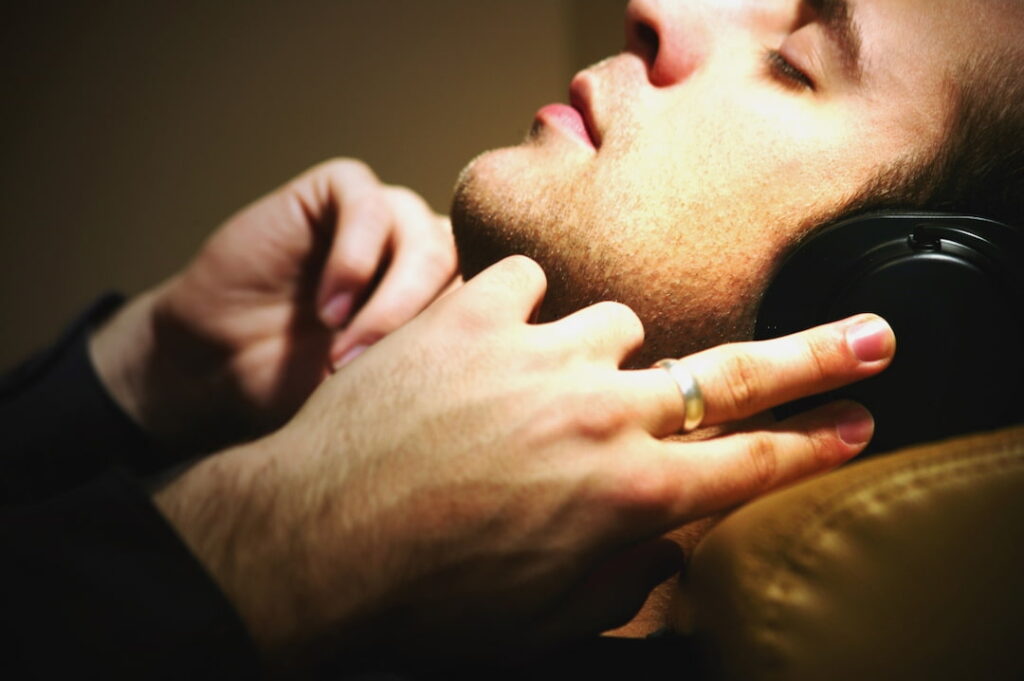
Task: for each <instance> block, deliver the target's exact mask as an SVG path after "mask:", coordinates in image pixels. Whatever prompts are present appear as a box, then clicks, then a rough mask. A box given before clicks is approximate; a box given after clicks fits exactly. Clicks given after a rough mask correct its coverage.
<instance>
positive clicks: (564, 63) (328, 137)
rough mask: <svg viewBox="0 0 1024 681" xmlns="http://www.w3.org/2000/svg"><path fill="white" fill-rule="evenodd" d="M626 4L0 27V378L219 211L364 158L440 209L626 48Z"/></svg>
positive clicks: (116, 15)
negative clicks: (543, 113)
mask: <svg viewBox="0 0 1024 681" xmlns="http://www.w3.org/2000/svg"><path fill="white" fill-rule="evenodd" d="M624 4H625V2H624V0H487V1H486V2H482V1H480V0H430V1H425V0H334V1H329V0H294V1H292V2H288V1H287V0H247V1H246V2H201V1H199V0H177V1H175V2H171V1H169V0H147V1H146V2H129V1H120V2H118V1H115V0H93V1H91V2H85V3H81V2H70V1H62V2H58V1H48V0H37V1H36V2H33V3H23V6H21V7H7V8H5V17H4V22H3V24H2V26H0V79H2V80H0V85H2V88H3V89H2V92H3V106H2V107H0V187H2V189H0V234H2V236H0V253H2V254H3V255H2V257H3V260H2V262H3V267H2V268H0V367H4V366H8V365H10V364H11V363H12V362H14V361H15V360H17V359H18V358H19V357H21V356H22V355H23V354H25V353H27V352H29V351H30V350H32V349H33V348H35V347H38V346H39V345H41V344H43V343H46V342H48V341H49V339H50V338H52V336H53V334H55V333H56V332H57V331H58V330H59V329H60V328H61V326H62V325H63V324H64V323H65V322H66V321H67V320H69V319H70V317H71V316H72V315H73V314H74V313H75V312H76V311H77V310H79V309H80V308H81V307H82V306H83V305H84V304H86V303H87V302H88V301H90V300H91V299H92V298H93V297H95V296H96V295H97V294H98V293H99V292H101V291H103V290H106V289H117V290H120V291H123V292H126V293H129V294H131V293H135V292H137V291H140V290H142V289H143V288H145V287H146V286H148V285H151V284H153V283H155V282H157V281H159V280H160V279H162V278H164V277H166V276H167V275H168V274H170V273H172V272H174V271H175V270H176V269H178V268H179V267H181V266H182V265H183V264H184V263H185V262H186V261H187V259H188V258H189V256H190V255H191V254H192V253H193V252H194V251H195V249H196V248H197V247H198V245H199V244H200V243H201V241H202V239H203V237H204V236H205V235H206V234H208V233H209V232H210V231H211V230H212V229H213V228H215V227H216V226H217V224H219V223H220V222H221V221H222V220H223V219H224V218H225V217H227V216H228V215H230V214H231V213H232V212H234V211H235V210H236V209H238V208H240V207H241V206H242V205H244V204H246V203H247V202H249V201H250V200H252V199H254V198H256V197H257V196H259V195H261V194H262V193H264V192H266V191H267V190H269V189H271V188H273V187H275V186H276V185H278V184H279V183H281V182H283V181H284V180H286V179H288V178H289V177H291V176H293V175H294V174H296V173H298V172H299V171H301V170H303V169H304V168H306V167H308V166H310V165H312V164H314V163H316V162H317V161H320V160H322V159H325V158H328V157H331V156H337V155H347V156H355V157H358V158H362V159H364V160H365V161H367V162H368V163H369V164H370V165H371V166H372V167H374V168H375V169H376V171H377V172H378V174H379V175H380V176H381V177H382V178H383V179H385V180H386V181H388V182H392V183H399V184H405V185H408V186H410V187H412V188H414V189H416V190H417V191H419V192H420V193H422V194H423V195H424V196H425V197H426V198H427V200H428V201H429V202H430V203H431V204H432V205H433V206H434V207H435V209H437V210H439V211H446V210H447V205H448V201H449V197H450V192H451V188H452V183H453V181H454V179H455V177H456V175H457V173H458V171H459V170H460V169H461V168H462V166H463V165H465V164H466V162H468V161H469V160H470V159H471V158H472V157H473V156H474V155H476V154H477V153H479V152H480V151H482V150H484V149H487V148H492V147H495V146H502V145H506V144H511V143H515V142H517V141H518V140H520V139H521V138H522V135H523V133H524V132H525V130H526V129H527V127H528V126H529V123H530V121H531V119H532V115H533V112H534V111H536V109H537V108H539V107H540V106H541V105H542V104H545V103H547V102H551V101H565V98H566V90H567V85H568V82H569V78H570V77H571V75H572V73H574V72H575V71H576V70H578V69H579V68H580V67H582V66H583V65H585V64H587V63H589V62H591V61H594V60H596V59H598V58H600V57H603V56H605V55H608V54H612V53H614V52H616V51H617V50H618V49H619V48H620V46H621V43H622V39H621V34H622V29H621V25H622V18H621V17H622V8H623V6H624Z"/></svg>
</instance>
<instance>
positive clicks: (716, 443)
mask: <svg viewBox="0 0 1024 681" xmlns="http://www.w3.org/2000/svg"><path fill="white" fill-rule="evenodd" d="M873 433H874V420H873V419H872V417H871V414H870V413H868V411H867V410H866V409H865V408H864V407H862V406H861V405H859V404H857V403H855V402H846V401H843V402H836V403H833V404H829V405H826V406H824V407H820V408H818V409H815V410H813V411H810V412H807V413H804V414H800V415H798V416H795V417H793V418H791V419H787V420H786V421H783V422H780V423H777V424H775V425H773V426H772V427H771V428H768V429H764V430H759V431H754V432H747V433H736V434H733V435H728V436H725V437H720V438H715V439H711V440H703V441H698V442H670V441H661V442H656V443H655V445H656V448H657V449H660V450H661V455H660V456H657V457H656V458H655V459H654V461H656V462H659V464H658V467H659V468H660V470H659V471H657V473H656V475H660V476H661V479H662V480H663V481H664V482H665V483H666V485H667V486H668V487H667V488H666V489H667V490H668V493H669V494H672V493H673V492H672V490H677V492H676V493H675V500H674V502H672V503H671V504H670V505H671V506H672V507H673V511H672V514H671V515H672V516H673V517H672V518H670V519H668V521H667V523H668V524H669V525H671V526H675V525H678V524H681V522H684V521H686V520H689V519H693V518H699V517H704V516H707V515H710V514H711V513H715V512H718V511H722V510H726V509H729V508H733V507H735V506H737V505H738V504H741V503H743V502H745V501H748V500H749V499H751V498H753V497H755V496H757V495H759V494H762V493H764V492H766V491H768V490H771V489H774V488H776V487H779V486H781V485H784V484H786V483H789V482H793V481H795V480H798V479H801V478H804V477H807V476H809V475H812V474H815V473H821V472H825V471H828V470H831V469H833V468H835V467H836V466H839V465H840V464H842V463H844V462H846V461H847V460H849V459H850V458H851V457H853V456H855V455H856V454H858V453H859V452H861V451H863V449H864V447H866V446H867V443H868V442H869V441H870V440H871V436H872V435H873Z"/></svg>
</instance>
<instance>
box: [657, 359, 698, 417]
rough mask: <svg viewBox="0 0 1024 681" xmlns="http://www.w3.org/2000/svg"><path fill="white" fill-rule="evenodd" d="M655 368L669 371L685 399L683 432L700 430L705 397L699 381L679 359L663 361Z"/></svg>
mask: <svg viewBox="0 0 1024 681" xmlns="http://www.w3.org/2000/svg"><path fill="white" fill-rule="evenodd" d="M654 366H655V367H657V368H659V369H664V370H665V371H667V372H668V375H669V376H671V377H672V380H673V381H675V384H676V387H677V388H679V394H680V396H682V398H683V428H682V432H684V433H688V432H690V431H691V430H695V429H697V428H699V427H700V424H701V422H702V421H703V420H704V395H703V393H701V391H700V385H699V384H698V383H697V379H695V378H694V377H693V374H691V373H690V372H689V371H688V370H687V368H686V367H685V366H684V365H683V363H682V362H680V361H679V360H677V359H663V360H661V361H658V362H655V363H654Z"/></svg>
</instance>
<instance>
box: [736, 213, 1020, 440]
mask: <svg viewBox="0 0 1024 681" xmlns="http://www.w3.org/2000/svg"><path fill="white" fill-rule="evenodd" d="M859 312H874V313H877V314H879V315H881V316H882V317H884V318H885V319H886V320H887V321H888V322H889V324H890V325H892V327H893V330H894V331H895V333H896V344H897V350H896V357H895V359H894V360H893V363H892V365H891V366H890V367H889V368H888V369H887V370H886V371H884V372H883V373H882V374H880V375H879V376H876V377H874V378H871V379H868V380H866V381H863V382H861V383H857V384H854V385H851V386H848V387H846V388H842V389H840V390H836V391H833V392H831V393H827V394H825V395H820V396H816V397H814V398H809V399H807V400H801V401H799V402H794V403H791V404H789V405H785V406H783V407H781V408H779V409H777V410H776V415H777V416H779V417H786V416H789V415H791V414H793V413H796V412H799V411H803V410H805V409H807V408H809V407H811V406H815V405H818V404H823V403H825V402H828V401H832V400H834V399H838V398H847V399H853V400H857V401H858V402H861V403H862V404H864V405H865V406H866V407H867V408H868V409H870V410H871V412H872V414H873V415H874V417H875V424H876V425H875V438H874V440H873V441H872V444H871V447H870V448H869V450H868V451H869V452H882V451H887V450H890V449H893V448H896V447H901V446H904V445H908V444H913V443H918V442H926V441H931V440H937V439H941V438H944V437H949V436H953V435H957V434H961V433H968V432H975V431H981V430H990V429H993V428H997V427H1000V426H1005V425H1008V424H1011V423H1017V422H1020V421H1024V234H1022V231H1021V230H1020V229H1015V228H1012V227H1010V226H1008V225H1005V224H1002V223H999V222H995V221H993V220H988V219H985V218H980V217H971V216H965V215H950V214H941V213H913V212H904V213H893V212H885V213H876V214H868V215H862V216H859V217H855V218H850V219H847V220H844V221H841V222H838V223H836V224H834V225H831V226H828V227H825V228H823V229H821V230H819V231H818V232H816V233H814V234H813V235H812V236H811V237H809V238H808V239H807V240H806V241H804V242H803V243H801V244H799V245H798V246H797V247H796V248H795V249H794V250H793V252H792V253H791V254H790V255H789V256H788V257H787V258H786V259H785V261H784V262H783V264H782V266H781V269H780V270H779V272H778V273H777V274H776V276H775V278H774V279H773V280H772V283H771V285H770V286H769V287H768V289H767V291H766V292H765V296H764V299H763V300H762V302H761V306H760V309H759V311H758V319H757V327H756V332H755V337H756V338H758V339H763V338H774V337H777V336H782V335H786V334H789V333H793V332H796V331H800V330H802V329H806V328H809V327H812V326H816V325H818V324H823V323H825V322H829V321H833V320H836V319H842V318H844V317H847V316H849V315H852V314H856V313H859Z"/></svg>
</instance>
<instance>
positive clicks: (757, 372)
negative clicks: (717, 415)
mask: <svg viewBox="0 0 1024 681" xmlns="http://www.w3.org/2000/svg"><path fill="white" fill-rule="evenodd" d="M722 372H723V379H724V381H723V386H724V388H725V399H726V400H727V402H728V404H729V406H730V407H731V408H732V411H733V413H746V412H748V411H750V409H751V408H752V407H753V406H754V405H755V404H756V403H757V401H758V397H759V396H760V394H761V392H762V388H763V385H764V380H763V377H762V373H761V366H760V365H759V364H758V363H757V362H756V361H755V360H753V359H751V357H750V356H749V355H747V354H745V353H744V352H743V351H742V350H739V349H732V350H731V351H730V352H729V354H728V355H727V357H726V358H725V360H724V362H723V365H722Z"/></svg>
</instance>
